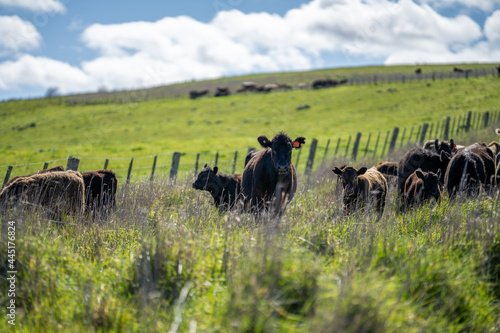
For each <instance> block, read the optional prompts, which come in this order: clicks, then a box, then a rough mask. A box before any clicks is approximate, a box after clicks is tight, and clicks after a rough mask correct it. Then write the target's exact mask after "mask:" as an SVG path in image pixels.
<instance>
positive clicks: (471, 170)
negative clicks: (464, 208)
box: [444, 147, 487, 198]
mask: <svg viewBox="0 0 500 333" xmlns="http://www.w3.org/2000/svg"><path fill="white" fill-rule="evenodd" d="M486 178H487V176H486V171H485V167H484V162H483V160H482V159H481V157H480V156H479V155H478V154H476V153H474V152H472V151H471V150H470V149H469V148H468V147H467V148H465V149H464V150H462V151H459V152H457V153H456V154H455V156H453V158H452V159H451V161H450V163H449V165H448V168H447V169H446V174H445V177H444V183H445V187H446V190H447V191H448V195H449V196H450V198H453V197H454V196H455V195H456V193H457V192H465V193H467V194H469V195H472V194H475V193H477V192H478V191H479V190H480V188H481V187H482V184H484V183H485V182H486Z"/></svg>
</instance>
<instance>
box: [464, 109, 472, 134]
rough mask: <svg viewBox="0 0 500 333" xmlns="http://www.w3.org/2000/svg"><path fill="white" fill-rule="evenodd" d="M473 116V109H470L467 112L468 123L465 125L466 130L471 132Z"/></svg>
mask: <svg viewBox="0 0 500 333" xmlns="http://www.w3.org/2000/svg"><path fill="white" fill-rule="evenodd" d="M471 118H472V111H469V112H468V113H467V123H466V125H465V131H466V132H469V130H470V123H471Z"/></svg>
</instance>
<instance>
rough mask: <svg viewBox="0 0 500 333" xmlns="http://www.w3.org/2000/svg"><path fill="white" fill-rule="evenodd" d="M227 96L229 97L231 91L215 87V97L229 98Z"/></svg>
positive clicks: (226, 88)
mask: <svg viewBox="0 0 500 333" xmlns="http://www.w3.org/2000/svg"><path fill="white" fill-rule="evenodd" d="M229 95H231V91H230V90H229V88H228V87H217V91H216V92H215V94H214V96H215V97H221V96H229Z"/></svg>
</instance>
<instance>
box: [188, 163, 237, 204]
mask: <svg viewBox="0 0 500 333" xmlns="http://www.w3.org/2000/svg"><path fill="white" fill-rule="evenodd" d="M192 187H193V188H194V189H196V190H202V191H207V192H209V193H210V194H211V195H212V197H213V198H214V204H215V207H216V208H217V209H219V211H225V210H228V209H231V208H233V207H234V206H235V204H236V202H237V201H238V200H239V199H240V198H241V197H240V195H241V175H240V174H234V175H226V174H223V173H219V168H218V167H217V166H215V167H214V168H213V169H212V168H210V167H209V166H208V165H207V164H205V167H204V169H203V170H201V172H200V173H199V174H198V177H197V179H196V180H195V181H194V183H193V185H192Z"/></svg>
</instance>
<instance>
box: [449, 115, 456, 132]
mask: <svg viewBox="0 0 500 333" xmlns="http://www.w3.org/2000/svg"><path fill="white" fill-rule="evenodd" d="M456 120H457V116H454V117H453V122H452V123H451V127H450V133H449V135H450V137H451V136H453V133H455V123H456Z"/></svg>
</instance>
